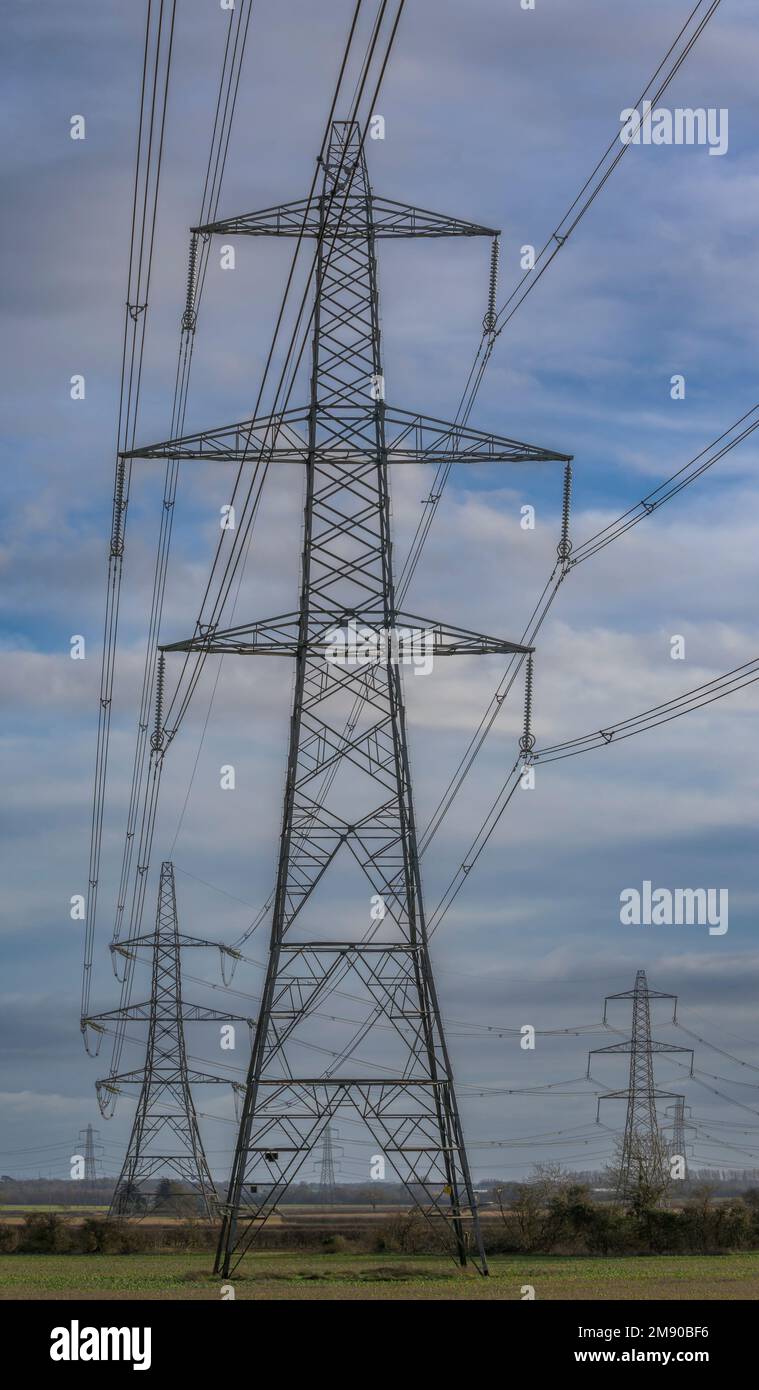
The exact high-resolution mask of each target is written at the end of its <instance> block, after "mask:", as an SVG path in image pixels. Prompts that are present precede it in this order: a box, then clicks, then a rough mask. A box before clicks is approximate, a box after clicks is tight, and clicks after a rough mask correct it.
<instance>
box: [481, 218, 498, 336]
mask: <svg viewBox="0 0 759 1390" xmlns="http://www.w3.org/2000/svg"><path fill="white" fill-rule="evenodd" d="M500 250H501V242H500V239H499V238H498V237H497V236H496V237H493V240H492V242H491V243H490V279H489V281H488V310H487V313H486V315H485V317H484V319H483V320H482V326H483V328H484V330H485V332H486V333H494V332H495V326H496V323H497V321H498V311H497V309H496V306H495V295H496V290H497V289H498V257H499V255H500Z"/></svg>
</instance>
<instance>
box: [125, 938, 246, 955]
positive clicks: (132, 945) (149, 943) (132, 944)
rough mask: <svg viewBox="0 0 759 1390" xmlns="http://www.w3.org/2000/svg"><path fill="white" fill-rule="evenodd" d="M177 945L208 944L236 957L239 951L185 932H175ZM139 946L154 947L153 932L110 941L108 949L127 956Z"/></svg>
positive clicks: (150, 948) (216, 949) (183, 946)
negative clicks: (126, 939)
mask: <svg viewBox="0 0 759 1390" xmlns="http://www.w3.org/2000/svg"><path fill="white" fill-rule="evenodd" d="M177 945H178V946H180V947H181V948H182V949H183V950H184V948H185V947H186V946H208V947H212V948H213V949H214V950H215V951H223V952H224V953H225V954H226V955H230V956H235V957H237V958H238V959H239V956H240V952H239V951H235V950H234V948H233V947H232V946H224V945H222V943H221V942H220V941H207V940H206V939H205V938H204V937H202V936H188V935H187V933H186V932H177ZM139 946H146V947H148V949H149V950H151V951H152V950H153V949H154V948H155V932H147V933H145V935H143V936H133V937H130V938H129V940H128V941H112V942H111V944H110V948H109V949H110V950H111V951H112V952H113V953H114V954H115V955H119V956H127V957H129V956H131V954H132V952H133V951H134V950H135V949H136V948H137V947H139Z"/></svg>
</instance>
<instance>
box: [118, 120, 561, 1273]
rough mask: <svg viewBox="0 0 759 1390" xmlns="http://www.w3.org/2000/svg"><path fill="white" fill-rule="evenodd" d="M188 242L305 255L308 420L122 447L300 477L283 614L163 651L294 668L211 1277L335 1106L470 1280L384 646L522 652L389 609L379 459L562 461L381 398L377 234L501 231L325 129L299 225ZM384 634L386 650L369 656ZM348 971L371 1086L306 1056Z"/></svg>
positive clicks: (394, 687) (472, 1229) (398, 690)
mask: <svg viewBox="0 0 759 1390" xmlns="http://www.w3.org/2000/svg"><path fill="white" fill-rule="evenodd" d="M304 218H305V221H304ZM194 230H195V232H196V234H198V235H209V234H218V235H221V236H224V237H229V236H231V235H235V234H236V235H249V236H262V235H272V236H296V235H299V234H300V233H301V231H303V234H304V235H306V236H311V237H314V238H316V240H317V247H316V257H317V260H316V269H315V307H314V317H313V354H312V370H311V388H310V401H309V404H308V406H306V407H303V408H302V409H294V410H288V411H285V412H284V413H282V414H280V415H277V416H270V417H266V418H264V419H260V420H247V421H244V422H242V423H241V424H238V425H232V426H224V427H222V428H220V429H215V430H208V431H203V432H201V433H199V434H196V435H192V436H184V437H182V438H178V439H172V440H168V441H165V442H164V443H161V444H154V445H149V446H145V447H143V448H141V449H138V450H135V451H134V456H137V457H147V458H161V457H165V458H183V459H191V458H198V459H213V460H217V461H219V462H230V463H231V462H239V461H241V460H244V459H246V458H248V457H250V456H251V454H253V455H255V453H256V451H257V450H259V449H261V450H263V451H264V452H265V454H266V457H267V458H268V459H270V460H271V461H273V462H275V463H277V462H283V463H284V462H290V463H292V462H296V463H301V464H303V465H305V467H306V502H305V519H304V540H303V552H302V568H301V593H300V606H299V609H298V611H297V612H293V613H287V614H283V615H279V616H277V617H275V618H272V619H266V620H262V621H259V622H255V623H252V624H248V625H243V626H240V627H236V628H233V629H226V630H221V629H219V628H218V627H217V628H213V629H211V630H208V629H206V630H204V631H202V632H201V633H196V635H195V636H194V637H192V638H190V639H189V640H188V641H181V642H176V643H173V644H171V645H170V646H167V648H166V650H178V651H198V650H202V651H206V652H237V653H246V654H259V653H260V654H281V655H290V656H291V657H293V658H294V660H295V691H294V698H293V706H292V718H291V726H290V743H289V752H288V761H287V775H286V786H285V796H284V810H283V815H282V823H281V838H280V848H279V864H278V872H277V881H276V890H275V897H274V905H273V914H272V926H271V939H270V948H269V957H268V964H267V972H266V979H265V984H264V989H263V997H262V1006H261V1013H260V1016H259V1020H258V1024H257V1028H256V1034H255V1039H254V1044H253V1051H252V1057H251V1062H250V1069H249V1073H248V1082H247V1093H246V1098H245V1103H244V1107H243V1114H242V1120H241V1125H240V1132H239V1137H238V1142H237V1147H236V1151H235V1158H234V1163H233V1168H232V1174H231V1178H230V1184H229V1192H228V1197H227V1203H226V1207H225V1212H224V1220H223V1228H222V1232H221V1239H220V1244H219V1250H218V1253H217V1262H216V1268H217V1271H221V1272H222V1273H224V1274H228V1273H229V1272H230V1270H231V1269H233V1268H234V1267H236V1265H237V1264H238V1263H239V1260H240V1259H241V1258H242V1256H243V1255H244V1253H245V1251H246V1250H247V1249H248V1248H249V1246H250V1245H251V1243H252V1242H253V1241H254V1239H255V1237H256V1235H257V1234H258V1232H259V1231H260V1230H261V1228H262V1227H263V1225H264V1223H265V1222H266V1220H267V1218H268V1216H269V1215H270V1213H271V1212H272V1211H273V1210H274V1208H275V1206H276V1203H277V1201H278V1200H280V1199H281V1197H282V1195H283V1194H284V1192H285V1191H286V1189H287V1187H288V1185H289V1184H290V1182H291V1181H292V1180H293V1178H294V1177H295V1175H296V1173H297V1172H298V1170H299V1168H300V1167H301V1165H302V1163H303V1162H304V1160H305V1158H306V1156H307V1155H308V1154H309V1153H311V1152H312V1151H313V1149H314V1146H315V1145H317V1144H318V1142H319V1139H320V1137H321V1136H322V1134H323V1133H324V1131H325V1129H326V1127H327V1126H328V1125H329V1124H330V1122H331V1120H332V1119H333V1117H334V1116H335V1115H336V1113H337V1112H338V1111H340V1110H341V1109H348V1110H351V1111H352V1112H353V1115H354V1117H355V1115H358V1116H359V1117H360V1118H361V1120H363V1121H364V1123H365V1125H366V1127H367V1128H368V1130H369V1132H370V1134H371V1136H372V1140H373V1143H374V1145H376V1146H377V1148H378V1149H379V1151H380V1152H381V1153H382V1154H383V1155H384V1156H385V1157H386V1159H387V1161H388V1162H389V1164H390V1165H391V1166H392V1168H393V1169H394V1171H395V1172H396V1173H397V1175H398V1177H399V1178H400V1180H401V1182H402V1183H405V1184H406V1186H407V1188H408V1190H409V1193H410V1194H411V1196H412V1197H413V1199H414V1200H415V1201H416V1202H417V1203H418V1205H419V1206H420V1207H421V1209H422V1211H423V1212H424V1214H425V1216H426V1217H427V1218H428V1219H429V1221H430V1222H431V1224H432V1225H433V1226H434V1228H435V1229H436V1231H438V1232H439V1234H440V1236H441V1238H442V1240H443V1241H444V1242H445V1243H446V1244H447V1246H448V1247H449V1248H450V1249H451V1252H452V1253H453V1254H454V1256H455V1257H456V1258H457V1259H458V1260H459V1261H460V1262H461V1263H462V1264H464V1263H466V1260H467V1253H468V1251H471V1253H472V1255H473V1258H474V1261H475V1263H476V1264H477V1267H478V1268H479V1269H480V1270H481V1271H482V1272H483V1273H486V1272H487V1266H486V1263H485V1256H484V1252H483V1247H482V1238H481V1234H480V1229H479V1221H478V1216H477V1209H476V1204H475V1199H474V1194H473V1190H472V1182H471V1177H470V1172H469V1165H468V1162H467V1156H466V1151H465V1148H464V1140H463V1136H462V1130H461V1123H460V1119H459V1114H458V1108H457V1104H456V1097H455V1094H454V1086H453V1074H452V1069H451V1062H450V1057H449V1054H448V1049H447V1046H446V1042H445V1038H444V1035H443V1029H442V1025H441V1021H440V1010H439V1007H438V1001H437V996H436V993H435V985H434V981H433V976H432V969H431V966H430V958H429V952H428V945H427V932H426V926H425V918H424V908H423V902H422V888H421V880H420V873H419V857H418V850H417V834H416V827H415V820H414V807H413V800H412V794H411V779H410V772H409V758H408V748H407V737H406V716H405V708H404V696H403V688H402V679H401V671H400V660H399V658H400V657H401V648H402V641H401V644H400V645H399V644H398V640H396V639H397V635H398V634H399V630H400V631H401V632H402V631H403V630H405V631H406V632H407V634H408V633H415V634H419V633H424V634H425V641H426V643H427V645H426V647H425V651H426V653H427V654H428V655H431V656H433V657H434V656H443V655H452V654H454V653H456V652H466V653H471V652H480V653H482V652H485V653H490V652H495V653H512V652H524V651H526V650H527V649H526V648H524V647H521V646H519V645H518V644H516V643H513V642H508V641H505V640H501V639H497V638H491V637H486V636H484V635H483V634H481V633H476V632H469V631H465V630H463V629H461V628H455V627H450V626H447V625H444V624H443V623H441V622H439V621H436V620H430V619H428V618H421V617H418V616H415V615H408V614H404V613H401V612H399V611H398V610H397V608H396V602H395V592H394V581H393V566H392V549H391V540H390V497H389V491H388V463H390V462H397V463H408V462H427V463H436V462H439V461H441V460H445V461H446V462H474V463H476V462H487V461H492V460H500V461H505V462H543V461H549V460H559V461H562V462H566V461H567V458H568V456H567V455H563V454H558V453H556V452H554V451H552V450H548V449H540V448H537V447H534V446H532V445H527V444H522V443H520V442H519V441H515V440H512V439H507V438H502V437H499V436H496V435H493V434H488V433H485V432H483V431H479V430H474V429H470V428H468V427H466V428H465V427H463V426H460V425H457V424H448V423H446V422H444V421H440V420H437V419H433V418H431V417H428V416H423V415H419V414H416V413H413V412H409V411H404V410H398V409H395V408H393V407H391V406H389V405H388V404H387V403H386V401H385V390H384V370H383V362H382V354H381V343H380V322H379V305H378V291H377V278H376V260H375V243H376V241H377V239H378V238H381V237H392V238H396V237H415V236H422V237H440V236H466V237H472V236H490V237H493V236H495V235H496V233H495V232H494V231H492V230H491V229H489V228H486V227H481V226H478V225H476V224H473V223H467V222H462V221H460V220H459V219H456V218H450V217H446V216H442V215H440V214H437V213H430V212H427V211H424V210H420V209H416V208H412V207H408V206H406V205H404V204H400V203H394V202H390V201H389V200H385V199H382V200H380V199H376V198H374V197H373V195H372V192H371V189H370V186H369V180H368V176H367V169H366V163H365V159H364V153H363V141H362V138H361V135H360V132H359V129H358V127H357V126H356V125H355V124H352V123H348V122H335V123H334V125H333V127H332V134H331V140H330V144H329V148H328V152H327V155H326V158H325V160H324V161H323V185H322V191H321V196H320V198H319V199H318V203H317V205H316V207H315V208H314V209H312V210H311V211H310V212H308V213H307V210H306V205H305V204H303V203H293V204H287V205H285V206H283V207H280V208H269V209H266V210H265V211H264V212H261V213H254V214H249V215H246V216H243V217H236V218H232V219H228V220H225V221H221V222H216V223H214V224H212V225H209V226H207V227H201V228H196V229H194ZM351 624H355V625H356V626H357V628H358V629H359V631H360V632H362V633H364V634H368V635H369V637H370V639H371V640H372V641H374V640H375V639H376V641H377V644H378V646H377V650H378V651H380V650H381V652H382V655H381V659H379V660H375V659H373V658H371V657H370V658H368V659H363V660H361V659H358V660H356V661H354V662H353V663H352V664H351V662H349V663H348V664H343V665H341V664H339V663H338V662H337V661H334V660H331V659H330V652H331V651H332V652H333V653H334V642H335V634H336V633H338V634H341V635H342V634H344V633H345V632H346V631H347V630H348V629H349V628H350V626H351ZM383 634H384V635H385V637H387V635H388V634H392V635H393V636H392V639H391V640H388V641H387V643H386V647H385V648H380V647H379V642H380V639H381V638H382V636H383ZM406 652H407V654H408V647H407V648H406ZM338 856H340V857H341V862H342V864H343V865H345V864H346V862H347V863H349V864H352V865H353V866H357V868H358V870H360V879H361V882H362V883H363V885H364V886H363V890H362V898H361V903H360V906H359V905H358V904H357V903H354V913H353V915H354V925H353V926H352V927H348V928H346V929H345V930H346V932H347V935H344V936H341V935H340V930H339V929H338V923H337V918H338V912H337V910H336V908H335V906H334V904H333V903H331V902H328V903H327V905H326V908H325V906H324V900H323V893H322V894H321V896H322V906H321V909H320V916H319V917H318V920H317V922H316V925H315V927H313V928H309V927H307V926H306V925H305V922H306V916H307V915H311V914H312V913H314V911H315V903H316V900H317V897H318V896H319V895H318V894H317V890H318V889H319V887H320V885H321V883H322V880H323V879H324V876H325V874H326V873H327V870H328V869H330V868H331V867H332V866H333V865H334V864H335V861H336V860H337V858H338ZM333 878H334V875H333ZM369 893H371V894H372V895H373V896H375V897H376V899H377V901H379V902H381V904H382V909H381V910H382V912H383V914H384V915H383V916H382V918H381V920H378V921H375V922H373V923H372V927H371V929H369V930H367V931H366V932H364V933H363V935H362V934H361V932H360V930H358V929H357V927H356V925H355V922H356V921H360V920H361V918H368V912H367V909H365V908H364V902H365V901H366V902H368V897H369ZM307 905H308V906H309V912H308V914H306V912H305V909H306V906H307ZM325 928H326V930H325ZM346 976H349V977H350V979H351V981H352V984H351V988H352V990H354V991H357V990H360V991H361V997H362V1000H363V1001H364V1002H365V1008H366V1013H365V1021H364V1023H363V1024H362V1028H361V1045H362V1046H364V1045H366V1041H367V1038H371V1041H372V1042H374V1043H375V1044H376V1045H377V1046H378V1047H379V1046H380V1043H381V1048H380V1051H379V1056H380V1057H381V1058H384V1059H387V1058H388V1052H389V1048H388V1044H387V1035H388V1033H389V1034H391V1035H392V1039H391V1041H392V1043H393V1045H394V1064H393V1061H392V1060H390V1061H389V1062H387V1064H386V1063H385V1062H383V1063H381V1064H380V1069H379V1072H378V1071H377V1063H376V1062H373V1063H372V1062H370V1063H369V1064H368V1066H367V1065H366V1064H363V1063H361V1064H359V1063H356V1062H355V1061H352V1058H353V1057H354V1055H355V1049H354V1048H353V1047H351V1048H349V1049H348V1050H346V1052H345V1053H344V1054H342V1055H340V1056H338V1057H337V1059H336V1061H335V1062H334V1063H333V1064H332V1065H331V1066H330V1068H329V1070H328V1072H327V1073H325V1074H322V1075H314V1074H313V1064H312V1063H309V1061H308V1055H307V1054H305V1053H304V1050H303V1049H302V1047H300V1043H301V1042H302V1041H303V1038H304V1030H305V1027H306V1025H307V1024H308V1022H309V1020H310V1021H311V1022H312V1023H313V1020H314V1018H315V1017H316V1016H317V1011H318V1009H319V1006H320V1005H321V1004H322V1003H323V1001H324V1000H325V998H326V997H327V995H328V994H329V993H330V992H331V991H332V990H333V989H334V988H335V987H336V986H337V985H338V984H339V982H340V981H341V980H342V979H343V978H344V977H346ZM377 1026H379V1028H380V1029H382V1030H383V1032H384V1036H382V1035H379V1036H378V1034H377V1033H376V1032H375V1031H374V1030H375V1028H377ZM383 1067H384V1070H383Z"/></svg>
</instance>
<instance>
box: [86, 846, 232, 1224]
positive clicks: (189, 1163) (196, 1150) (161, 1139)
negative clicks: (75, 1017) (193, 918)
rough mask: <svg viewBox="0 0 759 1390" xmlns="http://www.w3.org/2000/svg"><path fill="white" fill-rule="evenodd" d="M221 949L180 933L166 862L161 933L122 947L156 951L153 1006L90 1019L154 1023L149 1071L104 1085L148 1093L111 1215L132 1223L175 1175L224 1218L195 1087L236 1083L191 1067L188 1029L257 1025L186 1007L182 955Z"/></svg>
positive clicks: (206, 1209)
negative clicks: (158, 1183)
mask: <svg viewBox="0 0 759 1390" xmlns="http://www.w3.org/2000/svg"><path fill="white" fill-rule="evenodd" d="M214 944H215V943H213V942H210V941H204V940H202V939H201V938H199V937H190V936H187V935H186V934H185V933H183V932H180V930H179V918H178V914H177V902H176V889H175V884H174V866H173V864H171V863H170V862H168V861H165V862H164V863H163V864H162V865H161V876H160V883H159V889H158V909H157V912H156V921H155V930H154V932H153V933H152V934H151V935H149V936H144V937H136V938H133V939H132V940H131V941H129V942H128V943H126V944H125V945H123V946H121V947H119V948H118V949H119V950H120V951H121V953H122V954H127V953H129V954H132V953H134V952H135V951H136V950H137V949H138V948H139V947H141V946H148V947H149V948H150V949H151V952H152V983H151V991H150V999H149V1000H146V1001H145V1002H144V1003H139V1004H130V1005H128V1006H127V1007H126V1008H124V1009H115V1010H113V1011H111V1012H110V1013H103V1014H95V1015H93V1016H92V1017H90V1018H88V1019H87V1020H85V1021H86V1023H87V1024H88V1025H90V1026H94V1027H95V1028H98V1027H100V1028H102V1026H103V1025H104V1024H107V1023H119V1022H141V1021H147V1023H148V1039H147V1048H146V1053H145V1065H144V1067H140V1068H137V1069H136V1070H134V1071H129V1072H123V1073H121V1074H119V1075H115V1076H109V1077H108V1079H107V1080H106V1081H99V1082H98V1083H97V1086H98V1094H99V1095H101V1094H102V1093H105V1094H106V1095H112V1094H113V1093H114V1092H118V1091H119V1090H120V1089H121V1087H122V1086H125V1085H134V1084H137V1085H139V1087H140V1093H139V1098H138V1101H137V1110H136V1112H135V1117H134V1121H133V1124H132V1132H131V1135H130V1139H129V1145H128V1147H127V1152H126V1157H125V1158H124V1162H123V1165H122V1168H121V1173H120V1175H119V1179H118V1181H117V1183H116V1187H115V1189H114V1194H113V1197H112V1199H111V1205H110V1209H109V1212H108V1215H109V1216H129V1215H133V1214H135V1213H137V1212H140V1211H143V1210H144V1206H145V1198H144V1194H143V1191H142V1189H143V1186H144V1184H145V1183H146V1182H148V1181H150V1179H151V1178H153V1177H154V1176H156V1174H162V1175H166V1174H168V1173H172V1174H173V1175H174V1176H175V1177H177V1178H179V1179H181V1180H182V1181H184V1182H186V1183H188V1184H189V1186H190V1187H191V1188H192V1190H193V1191H194V1192H195V1193H196V1194H197V1196H198V1198H199V1199H200V1206H201V1210H202V1211H203V1213H204V1215H206V1216H208V1217H211V1216H213V1215H215V1214H216V1211H217V1206H218V1198H217V1194H216V1189H215V1187H214V1183H213V1179H212V1178H211V1173H210V1170H209V1167H208V1162H207V1160H206V1156H205V1152H204V1149H203V1143H202V1140H201V1137H200V1130H199V1128H198V1120H197V1115H196V1113H195V1105H194V1102H193V1099H192V1092H191V1087H192V1086H196V1085H205V1084H209V1083H210V1084H214V1085H219V1084H224V1085H229V1081H228V1079H226V1078H224V1077H220V1076H212V1075H210V1074H208V1073H206V1072H201V1071H197V1070H196V1069H195V1068H192V1067H189V1066H188V1064H187V1054H186V1049H185V1037H184V1025H185V1023H198V1022H219V1023H223V1022H229V1021H231V1020H234V1021H238V1022H244V1023H247V1024H250V1022H251V1020H250V1019H243V1018H240V1017H239V1015H235V1014H229V1013H220V1012H219V1011H218V1010H216V1009H210V1008H206V1007H204V1006H202V1005H198V1004H190V1003H186V1002H185V1001H184V1000H183V998H182V971H181V949H182V948H183V947H185V946H212V945H214Z"/></svg>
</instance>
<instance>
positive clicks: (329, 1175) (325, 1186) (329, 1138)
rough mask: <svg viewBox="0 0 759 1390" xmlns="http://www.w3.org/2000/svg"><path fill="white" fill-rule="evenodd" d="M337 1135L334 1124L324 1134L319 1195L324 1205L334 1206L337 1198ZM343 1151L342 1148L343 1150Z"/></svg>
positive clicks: (328, 1126)
mask: <svg viewBox="0 0 759 1390" xmlns="http://www.w3.org/2000/svg"><path fill="white" fill-rule="evenodd" d="M334 1139H335V1135H334V1133H333V1130H332V1125H327V1127H326V1129H325V1130H324V1134H323V1135H322V1155H321V1163H320V1171H319V1195H320V1197H321V1201H322V1206H325V1207H334V1205H335V1198H336V1186H337V1182H336V1178H335V1152H336V1151H335V1144H334ZM341 1152H342V1150H341Z"/></svg>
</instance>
